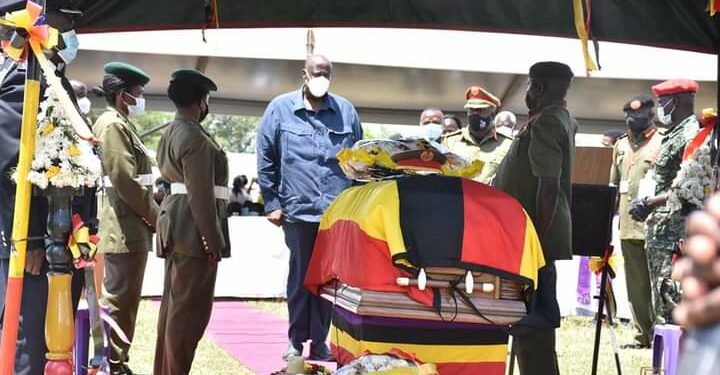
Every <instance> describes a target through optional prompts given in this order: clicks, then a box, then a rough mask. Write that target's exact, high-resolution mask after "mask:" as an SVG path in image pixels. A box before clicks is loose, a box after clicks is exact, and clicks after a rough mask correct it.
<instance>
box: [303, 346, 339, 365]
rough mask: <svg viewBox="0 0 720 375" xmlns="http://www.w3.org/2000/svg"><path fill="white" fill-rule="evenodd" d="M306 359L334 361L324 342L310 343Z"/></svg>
mask: <svg viewBox="0 0 720 375" xmlns="http://www.w3.org/2000/svg"><path fill="white" fill-rule="evenodd" d="M308 359H309V360H311V361H323V362H335V357H334V356H333V355H332V353H331V352H330V348H328V346H327V344H325V343H324V342H320V343H317V344H316V343H312V344H311V345H310V356H309V357H308Z"/></svg>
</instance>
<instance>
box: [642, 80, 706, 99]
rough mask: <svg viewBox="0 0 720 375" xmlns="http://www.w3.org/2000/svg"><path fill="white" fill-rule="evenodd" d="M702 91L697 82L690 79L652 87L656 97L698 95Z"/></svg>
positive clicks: (666, 82) (670, 81) (671, 81)
mask: <svg viewBox="0 0 720 375" xmlns="http://www.w3.org/2000/svg"><path fill="white" fill-rule="evenodd" d="M699 89H700V85H698V83H697V82H695V81H693V80H690V79H671V80H669V81H665V82H662V83H658V84H657V85H655V86H653V87H652V90H653V93H654V94H655V95H656V96H665V95H673V94H682V93H685V92H689V93H696V92H698V90H699Z"/></svg>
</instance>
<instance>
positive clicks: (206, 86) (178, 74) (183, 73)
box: [170, 69, 217, 92]
mask: <svg viewBox="0 0 720 375" xmlns="http://www.w3.org/2000/svg"><path fill="white" fill-rule="evenodd" d="M170 82H171V83H172V82H182V83H185V84H188V85H190V86H193V87H195V88H197V89H199V90H205V91H207V92H210V91H217V85H216V84H215V82H213V80H212V79H210V77H208V76H206V75H205V74H202V73H201V72H199V71H197V70H195V69H178V70H176V71H174V72H173V73H172V75H171V76H170Z"/></svg>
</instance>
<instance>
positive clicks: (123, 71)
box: [104, 61, 150, 86]
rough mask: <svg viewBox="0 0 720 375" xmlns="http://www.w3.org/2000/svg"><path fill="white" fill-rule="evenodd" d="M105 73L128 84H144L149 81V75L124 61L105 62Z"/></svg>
mask: <svg viewBox="0 0 720 375" xmlns="http://www.w3.org/2000/svg"><path fill="white" fill-rule="evenodd" d="M104 69H105V74H111V75H114V76H116V77H118V78H120V79H122V80H123V81H125V82H126V83H127V84H129V85H142V86H145V85H147V84H148V82H150V76H149V75H148V74H147V73H145V72H144V71H143V70H142V69H140V68H138V67H137V66H134V65H130V64H128V63H125V62H120V61H113V62H109V63H107V64H105V66H104Z"/></svg>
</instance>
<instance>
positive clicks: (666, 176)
mask: <svg viewBox="0 0 720 375" xmlns="http://www.w3.org/2000/svg"><path fill="white" fill-rule="evenodd" d="M698 89H699V85H698V84H697V82H695V81H691V80H686V79H679V80H670V81H665V82H663V83H660V84H657V85H655V86H653V87H652V90H653V93H655V95H656V96H657V97H658V104H659V106H658V109H657V119H658V121H659V122H660V123H662V124H664V125H667V127H668V130H667V131H666V132H665V138H664V139H663V140H662V144H661V145H660V150H659V151H658V154H657V156H656V157H655V166H654V167H653V176H654V181H655V185H656V186H655V196H651V197H643V198H638V199H636V200H634V201H633V202H632V203H631V205H630V210H629V212H630V215H631V216H632V217H633V219H635V220H637V221H644V220H645V219H647V222H646V251H647V255H648V266H649V268H650V280H651V286H652V291H653V299H654V300H655V314H656V317H655V323H656V324H666V323H671V322H672V309H673V308H674V307H675V305H676V304H677V302H678V301H679V299H680V291H679V289H678V287H677V285H676V283H675V282H674V281H673V280H672V279H671V278H670V274H671V273H672V258H673V255H674V254H675V253H677V252H678V241H679V240H680V239H681V238H683V237H684V234H685V218H686V217H687V215H688V214H689V213H690V212H691V211H692V210H694V209H698V208H699V207H690V205H688V207H683V209H682V210H680V211H671V210H670V209H669V208H668V207H666V205H665V203H666V202H667V198H668V195H669V193H670V191H671V186H672V182H673V180H674V179H675V176H676V175H677V173H678V171H679V170H680V164H681V163H682V155H683V152H684V151H685V146H687V144H688V143H690V142H691V141H692V140H693V138H695V135H697V133H698V131H699V130H700V124H699V123H698V120H697V118H696V117H695V113H694V112H695V93H697V91H698ZM648 216H649V218H648Z"/></svg>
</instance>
